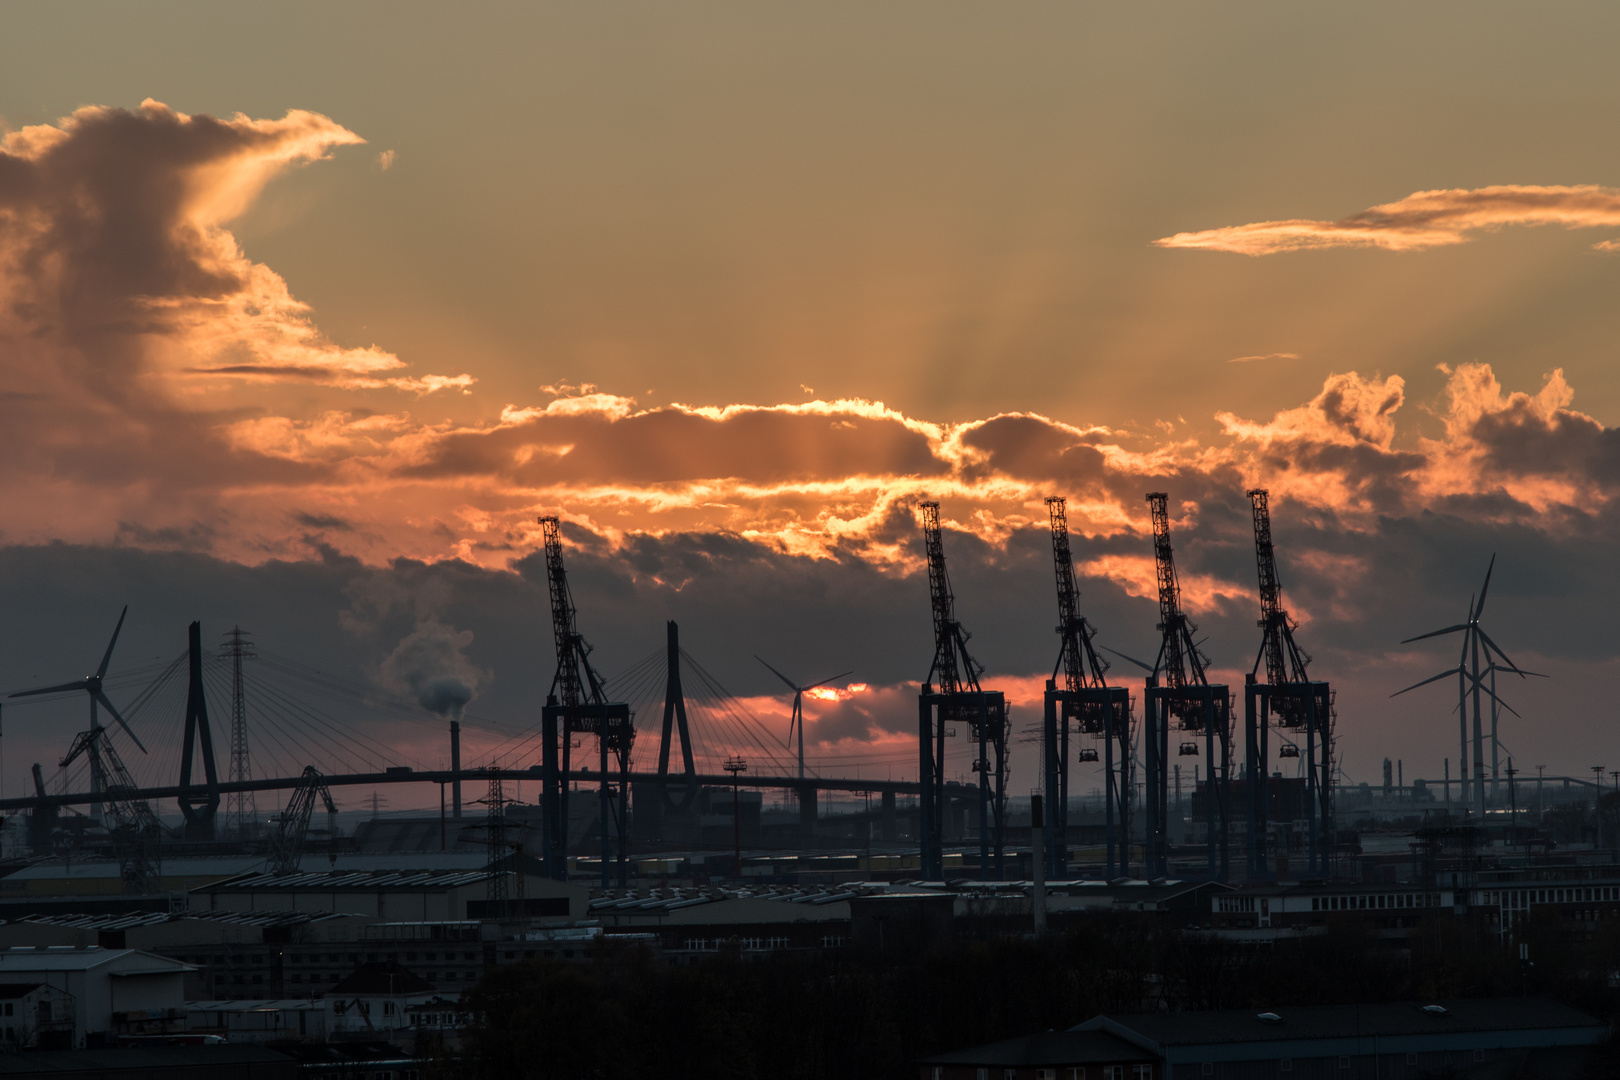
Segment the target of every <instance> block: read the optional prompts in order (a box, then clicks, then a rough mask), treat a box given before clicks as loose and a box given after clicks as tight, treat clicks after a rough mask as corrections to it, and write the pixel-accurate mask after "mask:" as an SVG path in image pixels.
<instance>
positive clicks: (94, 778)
mask: <svg viewBox="0 0 1620 1080" xmlns="http://www.w3.org/2000/svg"><path fill="white" fill-rule="evenodd" d="M128 614H129V605H128V604H125V605H124V610H123V611H121V612H120V613H119V615H118V625H117V626H115V627H113V632H112V640H111V641H109V642H107V651H106V652H105V653H103V654H102V656H101V666H100V667H98V668H96V673H95V674H94V675H86V676H85V677H84V678H82V679H79V680H77V681H75V682H70V683H61V684H59V685H57V686H41V687H38V688H36V689H33V690H19V691H17V692H16V693H15V694H12V695H11V696H12V697H14V698H18V697H33V696H35V695H37V694H60V693H63V692H64V691H68V690H83V691H84V692H85V693H87V694H89V695H90V738H91V739H92V740H93V739H95V738H96V733H97V732H99V731H101V717H100V716H99V714H98V713H97V711H96V707H97V706H98V705H99V706H101V707H102V708H104V709H106V710H107V711H108V712H109V713H111V714H112V718H113V719H114V720H116V721H118V726H119V727H121V728H123V729H124V734H126V735H128V736H129V737H130V739H132V740H133V741H134V743H135V745H136V746H138V747H140V751H141V753H143V754H144V753H146V747H145V746H144V745H143V744H142V743H141V740H140V738H139V737H137V736H136V734H135V732H134V731H132V730H131V729H130V726H129V724H127V723H126V722H125V721H124V718H123V717H122V716H120V715H119V713H118V710H117V709H115V708H114V707H113V703H112V702H111V701H108V700H107V695H106V694H105V693H103V692H102V689H101V685H102V680H103V679H104V678H105V677H106V675H107V664H108V663H110V662H111V661H112V654H113V646H114V645H117V644H118V632H119V631H120V630H122V629H123V628H124V616H126V615H128ZM90 765H91V769H90V790H91V793H92V794H100V793H101V791H102V789H103V788H104V787H105V786H106V777H104V776H103V775H102V774H101V773H102V769H101V762H100V757H99V755H92V756H91V758H90ZM96 805H97V806H98V807H99V806H100V803H99V800H98V802H97V803H96Z"/></svg>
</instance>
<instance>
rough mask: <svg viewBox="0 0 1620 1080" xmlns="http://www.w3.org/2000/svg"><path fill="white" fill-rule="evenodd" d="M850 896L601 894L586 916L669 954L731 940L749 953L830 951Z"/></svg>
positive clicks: (842, 929)
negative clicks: (653, 938)
mask: <svg viewBox="0 0 1620 1080" xmlns="http://www.w3.org/2000/svg"><path fill="white" fill-rule="evenodd" d="M854 895H855V894H854V893H852V892H836V891H825V890H813V889H812V890H792V891H783V892H780V893H773V894H770V895H765V896H739V895H731V894H718V895H717V894H714V893H710V892H704V891H699V890H679V889H670V890H654V892H653V894H652V895H649V896H645V897H643V896H638V895H634V894H632V895H626V896H604V897H601V898H599V899H597V900H594V901H592V903H591V908H590V914H591V917H592V918H593V919H599V920H601V922H602V926H603V928H604V930H608V931H609V932H611V933H613V934H614V935H615V936H617V935H619V934H623V933H625V932H626V931H641V932H643V933H651V934H655V935H657V936H658V938H659V941H660V943H661V944H662V946H663V947H664V948H665V949H667V950H674V951H682V952H712V951H717V950H719V949H721V948H723V947H726V945H727V944H728V943H730V942H735V943H737V945H738V946H739V947H740V948H742V949H743V950H744V951H747V952H759V951H777V950H782V949H814V948H834V947H837V946H841V945H843V944H844V941H845V939H846V938H847V937H848V935H849V918H850V900H851V899H853V897H854Z"/></svg>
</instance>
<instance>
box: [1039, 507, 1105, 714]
mask: <svg viewBox="0 0 1620 1080" xmlns="http://www.w3.org/2000/svg"><path fill="white" fill-rule="evenodd" d="M1046 512H1047V516H1048V518H1050V520H1051V526H1052V565H1053V569H1054V570H1055V571H1056V573H1057V597H1058V626H1057V632H1058V636H1059V637H1060V638H1061V639H1062V642H1063V652H1062V654H1061V655H1060V656H1059V657H1058V667H1059V668H1061V669H1062V671H1063V675H1064V682H1065V684H1066V687H1065V688H1066V689H1067V690H1068V691H1069V692H1070V693H1075V692H1077V691H1080V690H1083V689H1085V688H1087V687H1100V686H1106V685H1108V684H1107V682H1106V680H1105V679H1104V678H1103V672H1105V671H1107V670H1108V664H1107V663H1106V662H1105V661H1103V660H1102V659H1100V658H1099V657H1098V656H1097V653H1096V650H1094V649H1093V648H1092V647H1091V639H1092V637H1093V636H1094V635H1095V634H1096V630H1095V629H1094V628H1093V627H1092V625H1091V624H1090V623H1089V622H1087V621H1086V620H1085V618H1084V617H1082V616H1081V614H1080V590H1079V588H1078V587H1077V586H1076V585H1075V581H1074V556H1073V555H1072V554H1071V553H1070V551H1069V517H1068V503H1067V500H1065V499H1064V498H1063V497H1062V496H1061V495H1053V496H1050V497H1048V498H1047V500H1046ZM1056 675H1057V671H1056V670H1054V671H1053V677H1054V678H1055V677H1056Z"/></svg>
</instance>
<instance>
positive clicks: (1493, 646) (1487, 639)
mask: <svg viewBox="0 0 1620 1080" xmlns="http://www.w3.org/2000/svg"><path fill="white" fill-rule="evenodd" d="M1476 633H1478V634H1479V639H1480V640H1481V641H1483V642H1484V643H1485V647H1486V648H1488V649H1490V650H1491V651H1492V652H1494V653H1496V655H1497V656H1500V657H1501V658H1502V659H1503V660H1506V661H1507V667H1506V668H1505V669H1504V670H1507V671H1512V672H1515V673H1516V674H1519V675H1529V674H1530V672H1528V671H1522V670H1520V668H1519V665H1518V664H1515V663H1514V662H1513V661H1512V660H1509V659H1508V654H1507V653H1505V652H1503V651H1502V646H1500V645H1498V644H1497V643H1496V642H1494V641H1492V640H1491V635H1489V634H1487V633H1486V632H1485V631H1484V630H1483V629H1479V630H1476ZM1543 678H1545V676H1543Z"/></svg>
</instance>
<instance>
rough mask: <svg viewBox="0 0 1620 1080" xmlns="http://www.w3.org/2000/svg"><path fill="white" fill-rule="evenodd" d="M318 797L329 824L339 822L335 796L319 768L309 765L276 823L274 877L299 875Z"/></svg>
mask: <svg viewBox="0 0 1620 1080" xmlns="http://www.w3.org/2000/svg"><path fill="white" fill-rule="evenodd" d="M317 797H319V798H320V799H321V800H322V801H323V802H325V804H326V814H327V818H328V820H329V821H335V820H336V818H337V803H335V802H333V801H332V792H331V790H330V789H329V788H327V786H326V778H325V777H323V776H322V775H321V771H320V770H319V769H317V768H316V767H315V766H313V765H305V766H304V771H303V773H302V774H301V775H300V776H299V777H298V786H297V787H295V788H293V793H292V797H291V798H289V799H288V800H287V808H286V809H285V810H283V811H282V812H281V820H280V821H278V822H277V823H276V831H275V835H274V836H272V837H271V838H270V872H271V873H272V874H295V873H297V872H298V864H299V862H300V861H301V860H302V859H303V855H304V839H305V837H307V836H308V835H309V817H310V814H312V813H313V812H314V810H315V800H316V798H317ZM334 857H335V856H334Z"/></svg>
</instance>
